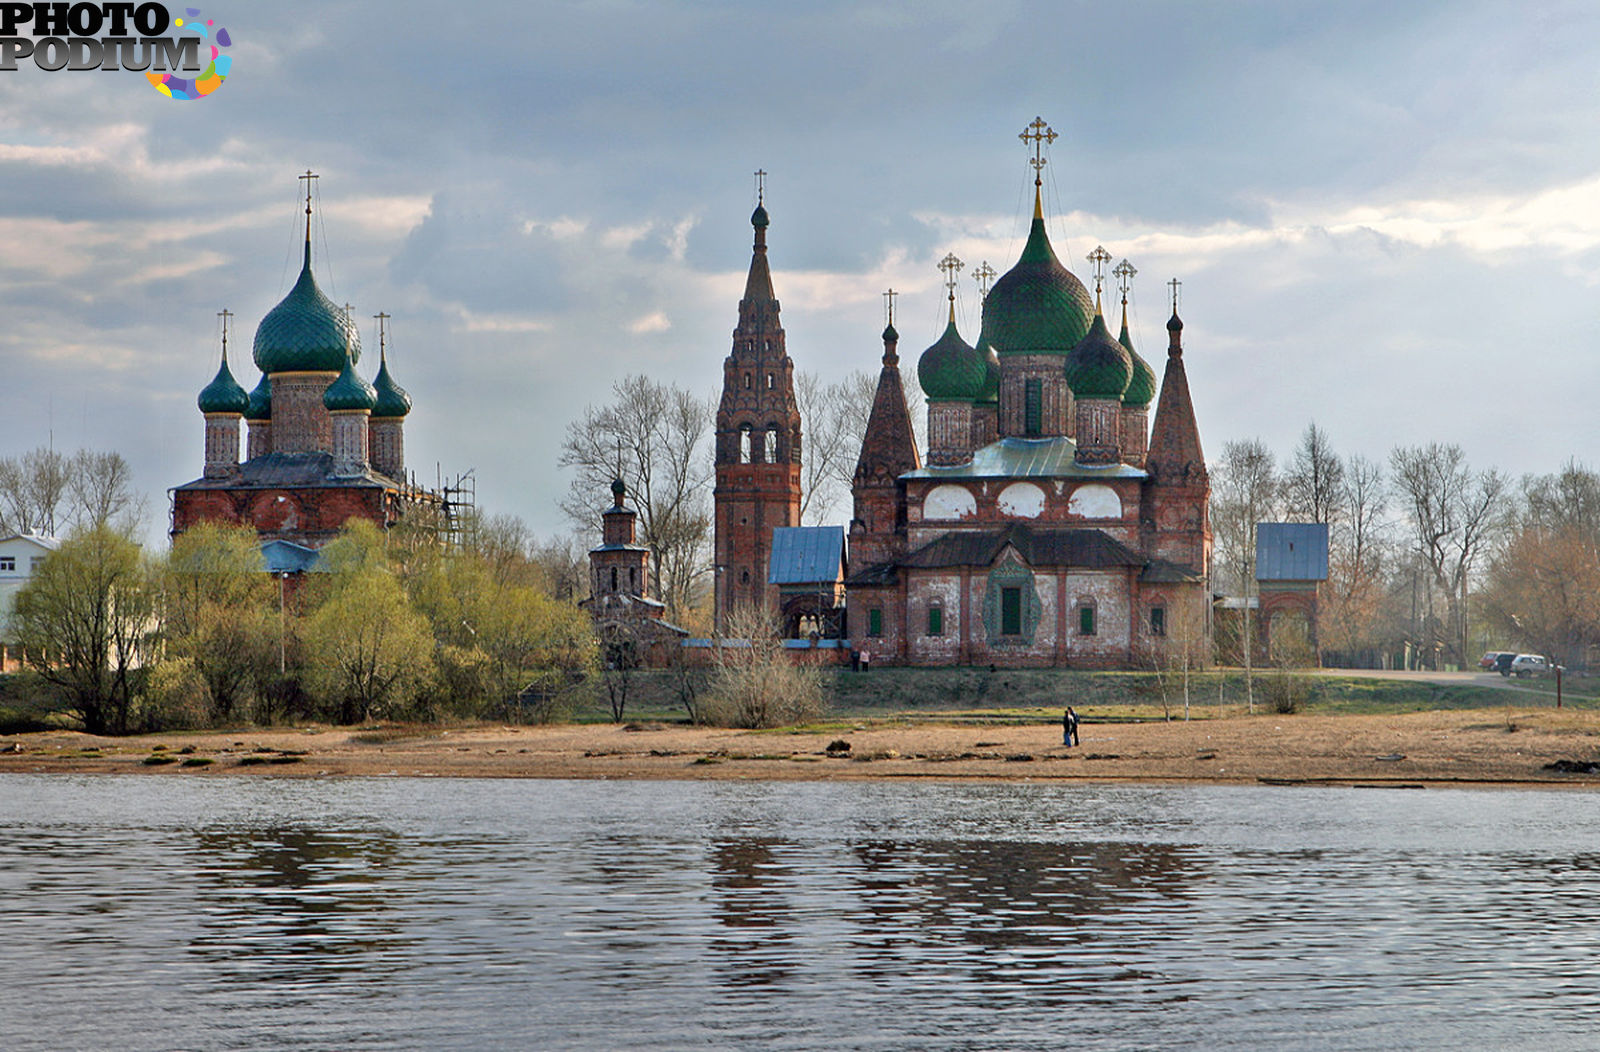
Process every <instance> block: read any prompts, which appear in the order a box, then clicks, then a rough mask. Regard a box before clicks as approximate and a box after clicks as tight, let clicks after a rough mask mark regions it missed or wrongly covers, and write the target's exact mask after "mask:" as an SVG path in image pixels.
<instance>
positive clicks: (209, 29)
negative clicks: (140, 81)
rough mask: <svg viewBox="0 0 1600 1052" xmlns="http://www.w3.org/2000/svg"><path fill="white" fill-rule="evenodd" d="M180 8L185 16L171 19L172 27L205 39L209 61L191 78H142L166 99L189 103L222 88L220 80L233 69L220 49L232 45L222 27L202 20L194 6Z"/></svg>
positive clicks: (229, 58) (148, 75)
mask: <svg viewBox="0 0 1600 1052" xmlns="http://www.w3.org/2000/svg"><path fill="white" fill-rule="evenodd" d="M183 10H184V14H185V15H186V16H187V17H186V18H175V19H173V20H172V24H173V26H174V27H176V28H178V29H180V30H182V31H183V32H185V33H192V34H194V35H196V36H198V37H199V38H200V39H201V41H202V42H204V41H207V40H209V41H210V42H211V64H210V65H208V66H206V68H205V72H203V73H201V74H200V75H199V76H198V77H196V78H194V79H193V80H184V79H183V78H181V77H175V76H173V75H172V74H171V73H146V74H145V78H146V79H147V80H149V81H150V83H151V84H153V85H155V89H156V90H157V91H159V92H161V94H163V95H165V96H167V97H168V98H171V99H178V100H180V101H183V102H193V101H194V100H195V99H203V98H205V97H206V96H207V95H209V94H211V93H212V92H213V91H216V90H217V89H218V88H220V87H222V82H223V81H224V80H226V79H227V78H228V73H229V71H230V70H232V68H233V58H232V56H229V55H224V54H222V49H223V48H228V47H232V46H233V38H232V37H230V36H228V30H227V29H226V28H225V27H223V26H219V25H216V23H215V22H214V21H213V20H212V19H209V18H208V19H205V20H204V21H202V20H201V19H200V9H199V8H198V7H186V8H184V9H183Z"/></svg>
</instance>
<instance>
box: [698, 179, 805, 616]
mask: <svg viewBox="0 0 1600 1052" xmlns="http://www.w3.org/2000/svg"><path fill="white" fill-rule="evenodd" d="M765 175H766V173H765V172H757V173H756V178H757V180H758V183H757V204H756V210H755V212H754V213H753V214H752V215H751V216H750V225H751V226H753V227H754V228H755V249H754V253H753V254H752V256H751V259H750V276H749V277H748V278H747V279H746V280H745V287H744V298H743V299H741V300H740V301H739V325H738V327H737V328H735V329H734V330H733V353H731V354H729V355H728V357H727V358H726V359H725V360H724V361H723V363H722V399H721V401H720V402H719V403H718V404H717V449H716V475H717V483H716V490H715V492H714V500H715V504H716V523H715V531H716V571H715V572H716V593H715V601H716V622H717V628H718V630H719V631H721V630H724V629H726V628H727V625H728V617H729V615H730V614H731V613H732V612H733V611H734V610H736V609H738V608H740V607H754V608H756V609H760V610H763V611H766V612H768V613H771V614H775V613H776V611H777V590H776V589H775V588H774V587H772V586H770V585H768V584H767V565H768V561H769V558H770V556H771V553H772V531H773V530H774V529H775V528H777V527H779V526H798V525H800V411H799V409H798V408H797V407H796V405H795V400H794V362H793V361H791V360H790V359H789V355H788V353H787V352H786V351H785V350H784V343H783V326H782V324H780V322H779V318H778V300H777V298H776V297H775V296H774V295H773V294H772V272H771V271H770V270H769V269H768V268H767V225H768V218H767V209H766V205H765V196H766V195H765V187H764V185H762V183H761V182H760V180H762V179H763V178H764V177H765Z"/></svg>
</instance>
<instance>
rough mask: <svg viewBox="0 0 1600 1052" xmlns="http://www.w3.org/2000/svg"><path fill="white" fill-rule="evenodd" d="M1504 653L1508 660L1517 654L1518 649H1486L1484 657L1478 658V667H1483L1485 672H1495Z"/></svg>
mask: <svg viewBox="0 0 1600 1052" xmlns="http://www.w3.org/2000/svg"><path fill="white" fill-rule="evenodd" d="M1502 654H1504V655H1505V657H1506V660H1507V661H1509V660H1511V659H1512V658H1514V657H1516V656H1517V654H1516V651H1507V650H1485V651H1484V652H1483V657H1481V658H1479V659H1478V667H1479V668H1481V669H1483V670H1484V671H1485V672H1493V671H1494V670H1495V668H1496V667H1497V665H1496V663H1497V662H1498V661H1499V660H1500V656H1501V655H1502Z"/></svg>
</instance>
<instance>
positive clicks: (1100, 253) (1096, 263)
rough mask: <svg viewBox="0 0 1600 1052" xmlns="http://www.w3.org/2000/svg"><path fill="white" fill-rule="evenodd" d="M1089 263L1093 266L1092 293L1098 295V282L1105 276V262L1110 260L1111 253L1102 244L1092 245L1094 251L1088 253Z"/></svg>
mask: <svg viewBox="0 0 1600 1052" xmlns="http://www.w3.org/2000/svg"><path fill="white" fill-rule="evenodd" d="M1088 259H1089V265H1090V266H1091V267H1093V268H1094V294H1095V295H1096V296H1098V295H1100V283H1101V282H1103V281H1104V280H1105V278H1106V264H1107V263H1110V262H1111V253H1109V252H1107V251H1106V247H1105V246H1104V245H1096V246H1094V251H1093V252H1091V253H1089V256H1088Z"/></svg>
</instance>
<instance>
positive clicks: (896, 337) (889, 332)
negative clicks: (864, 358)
mask: <svg viewBox="0 0 1600 1052" xmlns="http://www.w3.org/2000/svg"><path fill="white" fill-rule="evenodd" d="M883 342H884V343H899V342H900V334H899V333H898V332H896V331H895V329H894V326H893V325H885V326H884V327H883Z"/></svg>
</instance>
